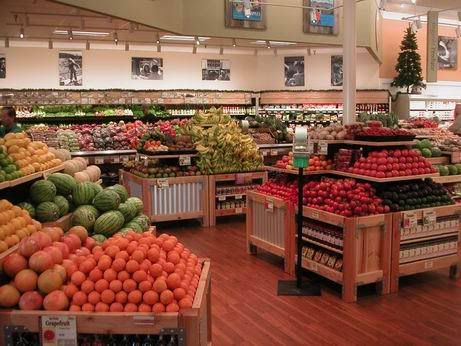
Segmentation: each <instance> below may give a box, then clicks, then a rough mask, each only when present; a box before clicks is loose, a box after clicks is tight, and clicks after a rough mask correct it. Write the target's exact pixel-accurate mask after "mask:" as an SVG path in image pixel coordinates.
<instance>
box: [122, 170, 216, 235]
mask: <svg viewBox="0 0 461 346" xmlns="http://www.w3.org/2000/svg"><path fill="white" fill-rule="evenodd" d="M120 176H121V177H122V182H123V185H124V186H125V187H126V188H127V190H128V193H129V194H130V196H135V197H139V198H141V199H142V200H143V202H144V213H145V214H146V215H148V216H149V217H150V219H151V221H152V222H160V221H171V220H186V219H201V220H202V225H203V226H205V227H207V226H208V220H209V216H208V210H209V209H208V176H206V175H200V176H189V177H176V178H165V179H147V178H140V177H138V176H135V175H134V174H131V173H128V172H126V171H123V170H122V171H120Z"/></svg>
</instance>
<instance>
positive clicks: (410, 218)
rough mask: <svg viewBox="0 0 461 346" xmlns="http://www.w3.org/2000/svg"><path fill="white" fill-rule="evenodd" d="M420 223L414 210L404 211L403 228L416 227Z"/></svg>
mask: <svg viewBox="0 0 461 346" xmlns="http://www.w3.org/2000/svg"><path fill="white" fill-rule="evenodd" d="M417 225H418V219H417V218H416V214H415V213H414V212H405V213H403V228H407V229H408V228H414V227H416V226H417Z"/></svg>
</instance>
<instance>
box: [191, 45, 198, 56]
mask: <svg viewBox="0 0 461 346" xmlns="http://www.w3.org/2000/svg"><path fill="white" fill-rule="evenodd" d="M192 54H197V46H193V47H192Z"/></svg>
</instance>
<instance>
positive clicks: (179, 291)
mask: <svg viewBox="0 0 461 346" xmlns="http://www.w3.org/2000/svg"><path fill="white" fill-rule="evenodd" d="M173 295H174V299H176V300H177V301H178V302H179V301H180V300H181V299H183V298H184V297H185V296H186V290H185V289H184V288H181V287H178V288H175V289H174V291H173Z"/></svg>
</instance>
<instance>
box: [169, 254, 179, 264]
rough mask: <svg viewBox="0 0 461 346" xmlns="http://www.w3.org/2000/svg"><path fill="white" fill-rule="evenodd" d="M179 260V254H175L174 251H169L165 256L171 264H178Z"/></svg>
mask: <svg viewBox="0 0 461 346" xmlns="http://www.w3.org/2000/svg"><path fill="white" fill-rule="evenodd" d="M180 258H181V257H180V256H179V253H177V252H176V251H170V252H169V253H168V255H167V260H168V262H171V263H173V264H178V263H179V259H180Z"/></svg>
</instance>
